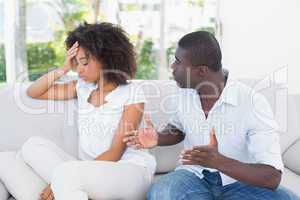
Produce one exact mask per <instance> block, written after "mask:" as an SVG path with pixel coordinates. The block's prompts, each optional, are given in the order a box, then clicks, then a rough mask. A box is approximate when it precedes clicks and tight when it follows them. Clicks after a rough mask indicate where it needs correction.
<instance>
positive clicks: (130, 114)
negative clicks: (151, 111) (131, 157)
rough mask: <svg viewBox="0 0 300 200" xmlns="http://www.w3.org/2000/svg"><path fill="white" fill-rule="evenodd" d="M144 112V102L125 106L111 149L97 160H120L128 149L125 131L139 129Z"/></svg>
mask: <svg viewBox="0 0 300 200" xmlns="http://www.w3.org/2000/svg"><path fill="white" fill-rule="evenodd" d="M143 113H144V103H137V104H131V105H128V106H125V109H124V112H123V115H122V118H121V120H120V122H119V126H118V129H117V131H116V134H115V136H114V138H113V141H112V144H111V147H110V149H108V150H107V151H105V152H104V153H102V154H101V155H99V156H98V157H97V158H96V160H103V161H114V162H116V161H119V160H120V159H121V157H122V155H123V153H124V151H125V149H126V144H125V143H124V142H123V138H124V136H125V133H126V132H128V131H133V130H137V129H138V128H139V125H140V123H141V120H142V116H143Z"/></svg>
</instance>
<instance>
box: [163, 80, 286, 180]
mask: <svg viewBox="0 0 300 200" xmlns="http://www.w3.org/2000/svg"><path fill="white" fill-rule="evenodd" d="M176 103H177V112H176V114H174V115H173V117H172V118H171V119H170V121H169V123H170V124H172V125H174V126H175V127H177V128H178V129H179V130H181V131H182V132H183V133H185V139H184V149H192V147H193V146H198V145H207V144H208V143H209V140H210V131H211V129H212V128H215V131H216V137H217V140H218V148H219V152H220V153H221V154H223V155H224V156H226V157H229V158H232V159H235V160H238V161H240V162H243V163H260V164H266V165H270V166H273V167H274V168H276V169H279V170H281V171H282V170H283V163H282V158H281V151H280V143H279V134H278V132H277V131H276V130H277V129H278V125H277V123H276V121H275V120H274V116H273V112H272V109H271V107H270V105H269V103H268V101H267V100H266V98H265V97H264V96H263V95H262V94H259V93H256V92H255V91H254V90H253V89H251V88H250V87H248V86H246V85H244V84H243V83H241V82H239V81H234V80H230V79H228V81H227V84H226V86H225V88H224V90H223V91H222V94H221V96H220V98H219V99H218V101H217V102H216V103H215V104H214V106H213V107H212V109H211V110H210V111H209V113H208V117H207V119H206V117H205V114H204V111H203V109H202V106H201V102H200V97H199V94H198V93H197V91H196V90H194V89H180V92H179V95H178V98H176ZM178 169H187V170H189V171H191V172H193V173H195V174H196V175H197V176H199V177H200V178H203V174H202V170H203V169H205V168H204V167H201V166H199V165H179V166H178V167H177V168H176V170H178ZM208 170H210V171H216V170H215V169H208ZM220 174H221V178H222V183H223V185H228V184H230V183H233V182H235V181H236V180H234V179H233V178H231V177H229V176H226V175H225V174H223V173H220Z"/></svg>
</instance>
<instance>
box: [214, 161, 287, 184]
mask: <svg viewBox="0 0 300 200" xmlns="http://www.w3.org/2000/svg"><path fill="white" fill-rule="evenodd" d="M217 169H218V170H219V171H220V172H222V173H224V174H226V175H227V176H230V177H232V178H234V179H236V180H239V181H241V182H244V183H247V184H250V185H254V186H259V187H265V188H269V189H271V190H276V188H277V187H278V186H279V184H280V181H281V171H279V170H277V169H275V168H274V167H272V166H270V165H264V164H246V163H242V162H239V161H237V160H233V159H230V158H227V157H225V156H221V157H220V161H219V163H218V166H217Z"/></svg>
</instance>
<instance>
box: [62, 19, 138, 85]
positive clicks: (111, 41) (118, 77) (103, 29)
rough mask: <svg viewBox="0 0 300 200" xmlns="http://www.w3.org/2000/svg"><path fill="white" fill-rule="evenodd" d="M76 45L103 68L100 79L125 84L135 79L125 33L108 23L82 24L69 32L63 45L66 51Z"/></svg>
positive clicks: (134, 70) (129, 46)
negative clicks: (94, 58)
mask: <svg viewBox="0 0 300 200" xmlns="http://www.w3.org/2000/svg"><path fill="white" fill-rule="evenodd" d="M76 41H78V42H79V45H80V46H81V47H82V48H84V49H85V50H86V51H87V52H88V53H89V54H91V55H93V56H94V57H96V59H97V60H98V61H100V62H101V63H102V64H103V72H104V73H103V74H104V79H105V80H107V81H109V82H115V83H117V84H126V83H127V80H128V79H131V78H133V77H134V76H135V73H136V68H137V65H136V59H135V52H134V48H133V45H132V44H131V43H130V41H129V39H128V37H127V33H126V32H125V31H124V30H123V29H122V28H121V27H119V26H117V25H114V24H111V23H106V22H105V23H97V24H88V23H86V22H85V23H83V24H81V25H80V26H79V27H77V28H76V29H75V30H74V31H72V32H70V33H69V35H68V37H67V39H66V41H65V43H66V47H67V49H69V48H71V47H72V45H73V44H74V43H75V42H76Z"/></svg>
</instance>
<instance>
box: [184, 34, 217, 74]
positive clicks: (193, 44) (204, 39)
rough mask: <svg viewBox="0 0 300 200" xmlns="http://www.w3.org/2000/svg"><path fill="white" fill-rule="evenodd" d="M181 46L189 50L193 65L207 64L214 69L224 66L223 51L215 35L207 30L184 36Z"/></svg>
mask: <svg viewBox="0 0 300 200" xmlns="http://www.w3.org/2000/svg"><path fill="white" fill-rule="evenodd" d="M178 45H179V47H181V48H183V49H185V50H188V51H189V53H190V59H191V60H190V61H191V63H192V65H193V66H207V67H208V68H209V69H211V70H212V71H215V72H216V71H219V70H220V69H221V68H222V52H221V48H220V45H219V43H218V41H217V39H216V38H215V36H214V35H213V34H211V33H209V32H206V31H196V32H192V33H189V34H187V35H185V36H183V37H182V38H181V39H180V40H179V42H178Z"/></svg>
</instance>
